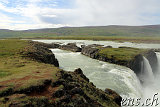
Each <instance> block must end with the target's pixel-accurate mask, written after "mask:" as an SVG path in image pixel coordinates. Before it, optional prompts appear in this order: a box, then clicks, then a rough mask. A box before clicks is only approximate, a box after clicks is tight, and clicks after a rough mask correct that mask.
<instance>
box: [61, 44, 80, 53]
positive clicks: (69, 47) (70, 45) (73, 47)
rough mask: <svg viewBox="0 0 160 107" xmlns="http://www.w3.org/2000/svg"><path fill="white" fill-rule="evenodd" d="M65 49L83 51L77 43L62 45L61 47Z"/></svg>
mask: <svg viewBox="0 0 160 107" xmlns="http://www.w3.org/2000/svg"><path fill="white" fill-rule="evenodd" d="M59 48H60V49H63V50H68V51H72V52H81V48H80V47H78V46H77V45H76V43H68V44H67V45H62V46H60V47H59Z"/></svg>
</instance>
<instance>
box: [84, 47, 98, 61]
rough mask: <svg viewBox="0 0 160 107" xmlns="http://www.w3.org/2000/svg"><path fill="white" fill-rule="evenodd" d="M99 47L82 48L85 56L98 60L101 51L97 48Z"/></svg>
mask: <svg viewBox="0 0 160 107" xmlns="http://www.w3.org/2000/svg"><path fill="white" fill-rule="evenodd" d="M96 46H97V45H89V46H81V47H82V51H81V53H82V54H83V55H86V56H89V57H91V58H93V59H97V53H98V51H99V49H97V48H96Z"/></svg>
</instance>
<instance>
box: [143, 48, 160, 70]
mask: <svg viewBox="0 0 160 107" xmlns="http://www.w3.org/2000/svg"><path fill="white" fill-rule="evenodd" d="M145 57H146V58H147V59H148V61H149V63H150V65H151V68H152V71H153V73H155V72H156V71H157V66H158V59H157V55H156V53H155V51H154V50H149V51H148V52H147V53H146V54H145Z"/></svg>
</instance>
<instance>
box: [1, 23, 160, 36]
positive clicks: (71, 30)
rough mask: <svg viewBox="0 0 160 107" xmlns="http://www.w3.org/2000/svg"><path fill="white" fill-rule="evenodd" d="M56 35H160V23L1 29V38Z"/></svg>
mask: <svg viewBox="0 0 160 107" xmlns="http://www.w3.org/2000/svg"><path fill="white" fill-rule="evenodd" d="M54 36H128V37H130V36H136V37H148V36H152V37H160V25H142V26H128V25H109V26H83V27H69V26H67V27H60V28H42V29H28V30H9V29H0V38H18V37H21V38H27V37H33V38H36V37H54Z"/></svg>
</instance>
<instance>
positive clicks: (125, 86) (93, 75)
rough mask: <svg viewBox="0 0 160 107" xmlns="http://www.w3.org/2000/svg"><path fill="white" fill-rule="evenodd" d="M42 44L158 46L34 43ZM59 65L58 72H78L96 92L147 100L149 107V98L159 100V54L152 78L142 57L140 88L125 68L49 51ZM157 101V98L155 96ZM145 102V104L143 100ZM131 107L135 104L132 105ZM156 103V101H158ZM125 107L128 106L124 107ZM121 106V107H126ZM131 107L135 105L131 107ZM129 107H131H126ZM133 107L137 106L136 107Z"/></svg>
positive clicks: (150, 106)
mask: <svg viewBox="0 0 160 107" xmlns="http://www.w3.org/2000/svg"><path fill="white" fill-rule="evenodd" d="M35 41H39V42H44V43H53V42H61V43H63V44H67V43H75V42H76V43H77V44H78V46H81V45H84V44H85V45H89V44H101V45H105V46H108V45H110V46H113V47H119V46H127V47H136V48H159V47H160V44H137V43H130V42H125V43H118V42H111V41H88V40H35ZM51 50H52V52H53V53H54V54H55V56H56V58H57V59H58V61H59V64H60V68H62V69H64V70H67V71H74V70H75V69H76V68H81V69H82V70H83V72H84V74H85V75H86V76H87V77H88V78H89V79H90V81H91V82H93V83H94V84H95V85H96V87H97V88H100V89H102V90H104V89H105V88H110V89H112V90H114V91H116V92H117V93H119V94H120V95H121V96H122V97H123V98H124V99H125V98H128V99H129V98H133V99H135V98H141V102H144V103H145V102H146V100H147V99H148V98H150V99H151V101H150V102H151V104H152V103H153V96H154V95H155V94H156V93H158V98H159V100H160V95H159V94H160V53H156V54H157V58H158V62H159V65H158V66H157V67H158V70H157V72H156V73H155V75H153V72H152V68H151V66H150V64H149V62H148V60H147V59H146V58H145V57H144V58H143V61H142V68H141V73H142V75H141V79H142V80H143V81H145V83H144V84H140V82H139V79H138V78H137V76H136V74H135V73H134V71H132V70H131V69H129V68H127V67H123V66H118V65H114V64H110V63H107V62H102V61H98V60H95V59H91V58H89V57H87V56H84V55H82V54H81V53H74V52H69V51H65V50H60V49H51ZM156 97H157V96H156ZM135 100H136V99H135ZM147 101H148V100H147ZM134 103H135V102H134ZM159 103H160V101H159ZM151 104H150V105H149V106H147V105H143V103H141V104H140V105H138V107H160V104H159V105H158V106H155V101H154V105H151ZM126 106H128V105H126ZM126 106H125V107H126ZM134 106H135V105H134ZM130 107H133V105H132V106H130ZM136 107H137V106H136Z"/></svg>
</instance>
